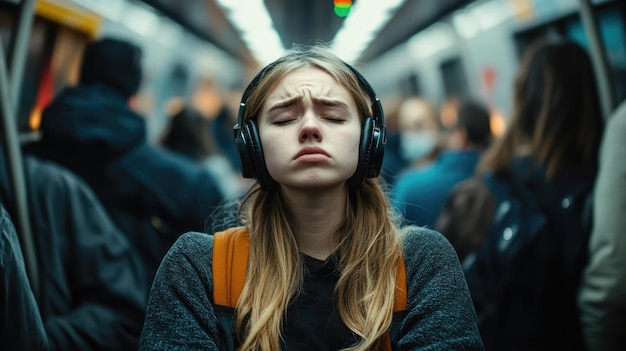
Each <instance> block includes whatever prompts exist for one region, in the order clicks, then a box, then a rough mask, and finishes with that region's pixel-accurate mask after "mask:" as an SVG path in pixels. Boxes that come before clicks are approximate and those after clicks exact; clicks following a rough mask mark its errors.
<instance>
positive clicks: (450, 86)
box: [440, 57, 469, 99]
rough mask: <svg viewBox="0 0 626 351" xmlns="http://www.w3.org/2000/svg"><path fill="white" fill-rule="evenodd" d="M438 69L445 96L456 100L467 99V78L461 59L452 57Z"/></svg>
mask: <svg viewBox="0 0 626 351" xmlns="http://www.w3.org/2000/svg"><path fill="white" fill-rule="evenodd" d="M440 69H441V77H442V80H443V88H444V91H445V94H446V96H448V97H455V98H457V99H464V98H468V97H469V89H468V85H467V76H466V74H465V68H464V67H463V62H462V61H461V58H459V57H454V58H451V59H448V60H445V61H443V62H442V63H441V65H440Z"/></svg>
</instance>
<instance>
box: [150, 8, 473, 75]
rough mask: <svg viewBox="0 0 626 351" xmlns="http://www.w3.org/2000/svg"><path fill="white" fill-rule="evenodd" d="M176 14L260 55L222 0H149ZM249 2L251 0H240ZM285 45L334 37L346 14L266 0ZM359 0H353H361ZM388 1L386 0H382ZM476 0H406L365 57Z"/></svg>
mask: <svg viewBox="0 0 626 351" xmlns="http://www.w3.org/2000/svg"><path fill="white" fill-rule="evenodd" d="M143 1H144V2H145V3H148V4H149V5H151V6H153V7H155V8H156V9H158V10H160V11H162V12H163V13H165V14H166V15H168V16H170V17H171V18H172V19H174V20H175V21H176V22H178V23H179V24H181V25H182V26H183V27H185V28H187V29H188V30H190V31H192V32H193V33H195V34H197V35H198V36H200V37H202V38H204V39H206V40H208V41H209V42H211V43H212V44H213V45H215V46H216V47H218V48H220V49H222V50H224V51H225V52H226V53H228V54H230V55H231V56H233V57H235V58H237V59H239V60H241V61H242V62H247V63H253V62H254V60H255V59H254V58H253V56H252V54H251V52H250V50H249V48H248V47H247V46H246V43H245V41H244V40H243V39H242V38H241V37H240V33H238V31H237V30H236V29H235V27H234V26H233V25H232V24H231V23H230V22H229V20H228V19H227V16H226V14H225V13H224V11H223V10H222V8H221V7H220V6H219V5H218V4H217V2H216V0H143ZM238 1H245V0H238ZM263 1H264V3H265V6H266V7H267V9H268V12H269V14H270V17H271V19H272V21H273V24H274V26H275V28H276V30H277V32H278V34H279V37H280V40H281V41H282V44H283V46H284V47H286V48H290V47H291V46H292V44H294V43H295V44H304V45H312V44H315V43H316V42H317V41H322V42H330V41H331V40H332V39H333V38H334V37H335V34H336V33H337V32H338V31H339V30H340V28H341V26H342V24H343V21H344V18H341V17H338V16H337V15H336V14H335V12H334V4H333V0H263ZM358 1H359V0H353V1H352V2H353V5H356V4H357V3H358ZM378 1H385V0H378ZM471 1H472V0H436V1H434V0H406V1H405V2H404V4H402V5H401V7H400V8H398V10H397V11H396V13H395V15H394V17H393V18H392V19H391V20H390V21H389V22H388V23H387V25H386V26H384V27H382V29H381V30H380V31H379V33H378V34H377V36H376V37H375V38H374V39H373V40H372V41H371V42H370V44H369V46H368V48H367V49H366V50H365V51H364V54H363V56H361V58H360V60H359V61H361V62H368V61H371V60H374V59H375V58H377V57H378V56H380V55H382V54H383V53H385V52H386V51H388V50H389V49H391V48H393V47H395V46H397V45H398V44H401V43H402V42H404V41H406V40H407V39H408V38H410V37H411V36H412V35H414V34H415V33H417V32H419V31H420V30H422V29H424V28H426V27H428V26H429V25H431V24H433V23H435V22H436V21H438V20H440V19H441V18H442V17H443V16H445V15H446V14H449V13H450V12H452V11H454V10H456V9H458V8H460V7H462V6H464V5H466V4H468V3H470V2H471Z"/></svg>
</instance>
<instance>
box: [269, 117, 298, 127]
mask: <svg viewBox="0 0 626 351" xmlns="http://www.w3.org/2000/svg"><path fill="white" fill-rule="evenodd" d="M293 121H295V119H281V120H276V121H274V122H272V124H273V125H276V126H284V125H287V124H289V123H291V122H293Z"/></svg>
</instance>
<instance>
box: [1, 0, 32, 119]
mask: <svg viewBox="0 0 626 351" xmlns="http://www.w3.org/2000/svg"><path fill="white" fill-rule="evenodd" d="M34 10H35V0H22V5H21V8H20V17H19V19H18V22H17V26H16V27H17V32H16V34H15V40H14V41H13V48H12V50H11V51H12V52H10V53H9V54H10V55H11V58H10V61H9V64H8V65H7V67H8V69H9V71H8V74H9V84H10V90H9V91H10V92H11V94H12V95H11V99H12V101H13V113H14V116H17V114H18V113H19V106H20V97H21V96H20V92H21V91H22V83H23V78H24V77H23V76H24V67H25V66H26V53H27V50H28V42H29V40H30V34H31V32H32V27H33V19H34V17H35V16H34Z"/></svg>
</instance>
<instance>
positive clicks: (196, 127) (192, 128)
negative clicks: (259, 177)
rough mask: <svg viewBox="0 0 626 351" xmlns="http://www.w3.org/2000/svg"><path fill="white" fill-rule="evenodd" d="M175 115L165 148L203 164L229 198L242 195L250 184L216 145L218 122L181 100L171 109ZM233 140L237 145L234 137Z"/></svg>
mask: <svg viewBox="0 0 626 351" xmlns="http://www.w3.org/2000/svg"><path fill="white" fill-rule="evenodd" d="M171 112H172V113H173V115H172V116H171V118H170V123H169V125H168V126H167V128H166V129H165V132H164V134H163V136H162V138H161V145H162V146H163V147H164V148H165V149H168V150H170V151H173V152H175V153H177V154H179V155H182V156H184V157H187V158H189V159H190V160H192V161H194V162H197V163H199V164H200V165H202V167H204V168H205V169H206V170H207V171H208V172H209V173H211V174H212V175H213V177H214V178H215V180H216V182H217V186H218V187H219V189H220V192H221V193H222V196H223V197H224V198H225V199H231V198H235V197H239V196H240V195H242V194H243V192H244V191H245V190H246V189H244V188H245V185H247V184H248V182H246V181H244V178H243V177H242V176H241V173H239V171H238V170H236V169H234V168H233V167H232V165H231V162H230V161H229V160H228V158H227V157H226V156H225V154H224V152H222V150H221V149H220V148H219V147H218V144H217V143H216V142H215V140H214V138H213V136H214V135H215V134H216V133H215V131H214V130H215V128H214V127H215V125H214V123H215V122H217V120H215V119H214V120H209V119H207V118H206V117H204V116H203V115H202V114H201V113H200V112H199V111H198V110H196V109H194V108H193V107H192V106H189V105H186V104H185V103H184V102H183V101H180V100H179V101H178V102H177V103H176V106H171ZM220 122H221V121H220ZM230 129H232V126H231V127H230ZM221 134H224V133H223V132H222V133H221ZM230 141H231V143H232V144H233V145H234V143H233V142H232V136H230Z"/></svg>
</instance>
